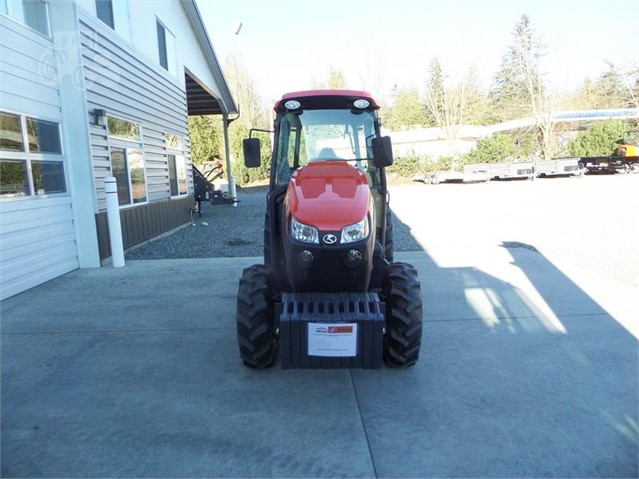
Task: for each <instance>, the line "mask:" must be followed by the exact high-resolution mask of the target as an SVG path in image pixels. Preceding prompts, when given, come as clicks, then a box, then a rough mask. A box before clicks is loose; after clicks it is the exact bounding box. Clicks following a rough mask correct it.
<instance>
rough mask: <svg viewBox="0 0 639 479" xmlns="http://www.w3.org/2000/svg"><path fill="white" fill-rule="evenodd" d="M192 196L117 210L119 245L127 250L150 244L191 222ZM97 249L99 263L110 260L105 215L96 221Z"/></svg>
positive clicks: (100, 214)
mask: <svg viewBox="0 0 639 479" xmlns="http://www.w3.org/2000/svg"><path fill="white" fill-rule="evenodd" d="M193 203H194V200H193V196H185V197H184V198H179V199H171V200H165V201H160V202H156V203H147V204H144V205H141V206H138V207H135V208H124V209H121V210H120V222H121V224H122V242H123V244H124V248H125V249H128V248H131V247H132V246H135V245H137V244H140V243H143V242H145V241H148V240H150V239H151V238H153V237H155V236H158V235H160V234H162V233H165V232H167V231H170V230H172V229H174V228H178V227H179V226H182V225H185V224H187V223H189V222H190V221H191V207H192V206H193ZM95 222H96V227H97V229H98V242H99V245H100V259H101V260H104V259H106V258H108V257H109V256H111V247H110V245H109V225H108V222H107V218H106V212H105V211H103V212H100V213H98V214H97V215H96V218H95Z"/></svg>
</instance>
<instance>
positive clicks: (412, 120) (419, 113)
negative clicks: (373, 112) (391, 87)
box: [383, 88, 432, 131]
mask: <svg viewBox="0 0 639 479" xmlns="http://www.w3.org/2000/svg"><path fill="white" fill-rule="evenodd" d="M383 119H384V126H385V127H386V128H388V129H389V130H395V131H397V130H401V129H405V128H410V127H424V126H431V125H432V122H431V121H430V119H429V118H428V114H427V111H426V108H425V107H424V104H423V103H422V101H421V100H420V98H419V92H418V91H417V89H416V88H402V89H397V90H395V92H394V94H393V103H392V105H390V106H388V107H385V108H384V117H383Z"/></svg>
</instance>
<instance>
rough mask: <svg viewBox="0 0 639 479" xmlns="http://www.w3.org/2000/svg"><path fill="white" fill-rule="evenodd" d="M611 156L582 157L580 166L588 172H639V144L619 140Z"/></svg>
mask: <svg viewBox="0 0 639 479" xmlns="http://www.w3.org/2000/svg"><path fill="white" fill-rule="evenodd" d="M618 144H619V146H618V147H617V148H616V149H615V152H614V154H613V155H611V156H590V157H582V158H581V159H580V160H579V166H580V167H581V168H582V169H583V170H584V171H585V172H586V173H591V174H592V173H595V174H596V173H635V174H637V173H639V146H637V144H636V143H631V142H630V141H629V140H619V141H618Z"/></svg>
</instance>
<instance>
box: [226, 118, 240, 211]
mask: <svg viewBox="0 0 639 479" xmlns="http://www.w3.org/2000/svg"><path fill="white" fill-rule="evenodd" d="M222 118H223V119H224V121H223V123H224V156H225V157H226V179H227V181H228V183H229V194H230V195H231V196H232V197H233V199H234V200H237V191H236V188H235V178H233V174H232V173H231V142H230V140H229V125H230V124H231V121H233V120H231V121H229V116H228V114H227V113H224V114H223V115H222ZM233 206H237V201H234V202H233Z"/></svg>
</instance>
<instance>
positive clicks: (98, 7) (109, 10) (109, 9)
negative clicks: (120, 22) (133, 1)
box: [95, 0, 115, 29]
mask: <svg viewBox="0 0 639 479" xmlns="http://www.w3.org/2000/svg"><path fill="white" fill-rule="evenodd" d="M95 12H96V13H97V15H98V18H99V19H100V20H102V21H103V22H104V23H106V24H107V25H108V26H110V27H111V28H113V29H115V23H114V22H113V4H112V3H111V0H95Z"/></svg>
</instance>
